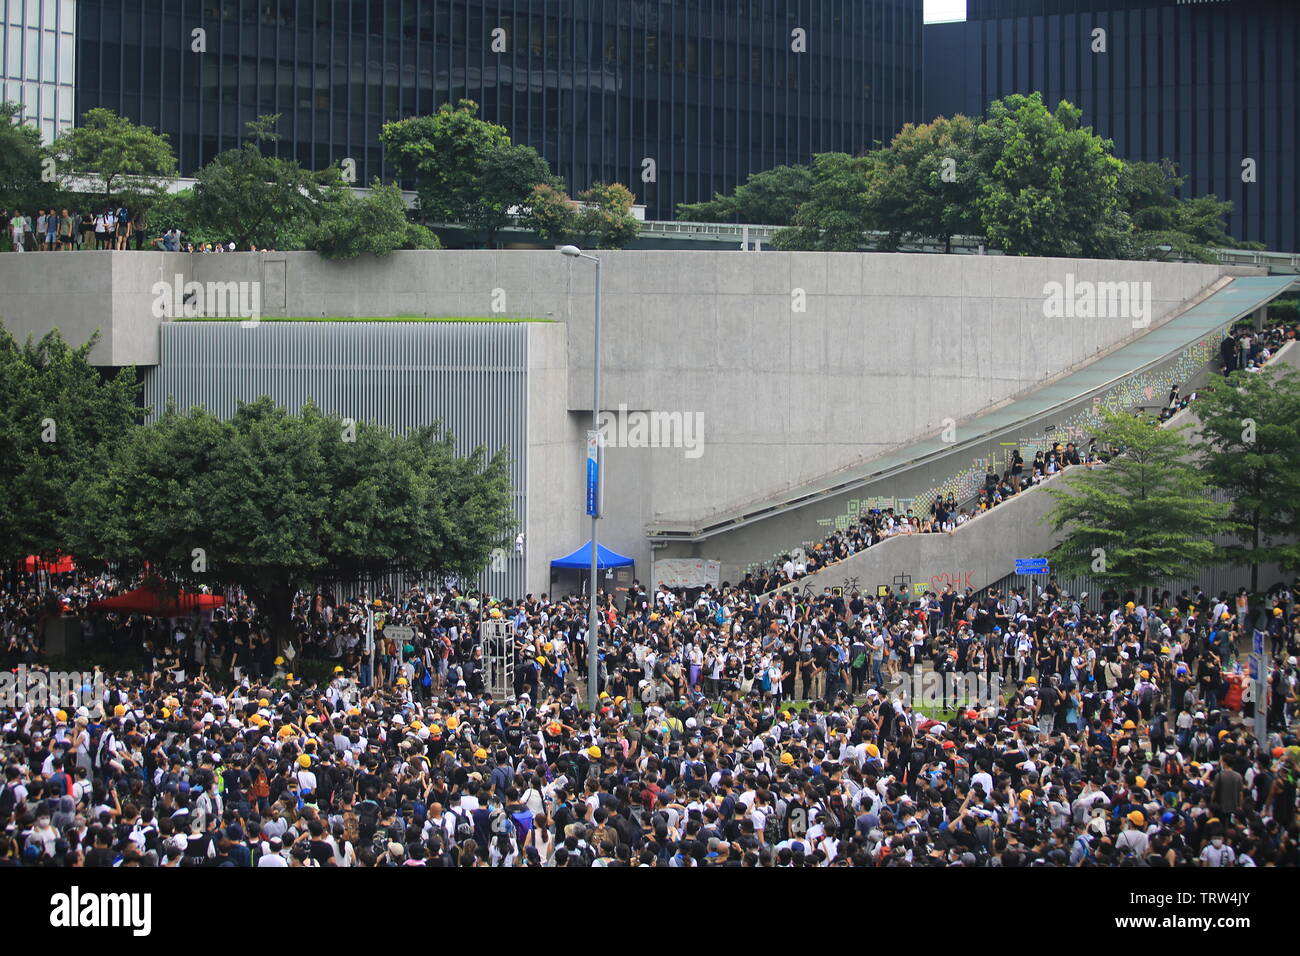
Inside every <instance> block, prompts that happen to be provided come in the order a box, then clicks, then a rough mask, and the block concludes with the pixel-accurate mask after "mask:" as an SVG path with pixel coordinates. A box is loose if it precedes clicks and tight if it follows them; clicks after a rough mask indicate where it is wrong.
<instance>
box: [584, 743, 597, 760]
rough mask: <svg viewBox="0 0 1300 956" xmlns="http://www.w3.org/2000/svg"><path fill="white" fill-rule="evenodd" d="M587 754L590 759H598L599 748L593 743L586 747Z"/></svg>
mask: <svg viewBox="0 0 1300 956" xmlns="http://www.w3.org/2000/svg"><path fill="white" fill-rule="evenodd" d="M587 756H588V757H590V758H591V759H592V760H599V759H600V748H599V747H597V746H596V745H595V744H593V745H592V746H590V747H588V748H587Z"/></svg>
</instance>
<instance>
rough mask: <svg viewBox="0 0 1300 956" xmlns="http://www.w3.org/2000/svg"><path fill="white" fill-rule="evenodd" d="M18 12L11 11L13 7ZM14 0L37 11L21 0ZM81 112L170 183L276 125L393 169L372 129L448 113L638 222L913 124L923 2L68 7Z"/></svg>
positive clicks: (325, 149) (613, 0)
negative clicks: (627, 208)
mask: <svg viewBox="0 0 1300 956" xmlns="http://www.w3.org/2000/svg"><path fill="white" fill-rule="evenodd" d="M12 2H13V0H10V3H12ZM28 2H29V4H30V2H31V0H28ZM77 7H78V24H77V29H78V33H77V37H78V42H77V112H78V115H80V114H81V113H83V112H84V111H85V110H87V109H90V108H91V107H95V106H105V107H109V108H111V109H113V110H115V111H117V112H118V113H120V114H122V115H124V116H127V117H130V118H131V119H132V120H134V121H136V122H141V123H147V124H149V125H150V126H153V127H155V128H157V129H158V130H159V131H161V132H165V133H168V134H169V135H170V136H171V140H172V143H173V145H174V147H175V149H176V152H177V155H178V159H179V164H180V169H181V172H182V174H183V175H188V174H192V173H193V172H194V171H195V170H196V169H198V168H199V167H200V166H201V165H202V164H203V163H205V162H207V161H208V160H210V159H212V157H213V156H215V155H216V154H217V153H218V152H219V151H221V150H224V149H230V148H232V147H234V146H236V145H238V143H239V142H240V139H241V137H242V135H243V132H244V124H245V123H246V122H247V121H248V120H250V119H253V118H254V117H256V116H258V115H259V114H266V113H281V114H283V117H282V120H281V123H280V127H279V131H280V133H281V134H282V136H283V137H284V139H283V141H282V142H281V144H280V147H279V148H280V151H281V154H282V155H291V156H294V157H296V158H297V159H298V160H299V161H300V162H302V163H303V164H304V165H307V166H310V167H312V168H322V167H324V166H326V165H328V164H329V163H331V162H335V161H340V160H343V159H346V158H351V159H353V160H355V162H356V169H357V177H358V181H359V183H361V184H364V183H366V182H368V181H369V180H370V178H371V177H373V176H391V175H392V170H391V168H390V167H388V166H387V165H386V164H385V163H384V157H383V150H382V147H381V145H380V142H379V130H380V127H381V126H382V125H383V124H384V123H385V122H387V121H390V120H397V119H402V118H404V117H407V116H412V115H418V114H423V113H428V112H431V111H433V110H435V109H437V107H438V106H439V105H440V104H442V103H447V102H452V103H454V102H456V101H458V100H460V99H462V98H467V99H472V100H474V101H476V102H478V103H479V104H480V106H481V108H482V115H483V116H484V117H485V118H487V119H489V120H492V121H495V122H498V123H501V124H502V125H504V126H505V127H507V128H508V129H509V131H510V133H511V135H512V137H513V138H514V139H515V141H516V142H522V143H527V144H529V145H531V146H533V147H535V148H536V149H537V150H538V151H539V152H541V154H542V155H543V156H544V157H545V158H546V159H547V160H548V161H549V162H550V164H551V167H552V168H553V169H554V170H555V171H556V172H557V174H559V175H560V176H562V177H563V178H564V179H565V180H566V181H567V183H568V186H569V189H570V190H571V191H578V190H581V189H585V188H586V187H587V186H589V185H591V184H592V183H593V182H597V181H616V182H622V183H625V184H627V185H628V186H629V188H631V189H632V190H633V192H634V193H635V194H636V196H637V201H638V202H641V203H645V204H646V206H647V207H648V214H649V215H650V216H652V217H657V218H672V217H673V214H674V211H675V209H676V206H677V204H679V203H682V202H693V201H698V200H702V199H708V198H710V197H711V196H712V195H713V193H715V192H717V191H720V190H722V191H728V190H731V189H733V188H734V187H735V186H736V185H737V184H738V183H740V182H743V180H744V179H745V177H746V176H747V175H748V174H750V173H751V172H756V171H759V170H763V169H768V168H771V167H773V166H776V165H779V164H782V163H790V162H806V161H807V160H809V159H810V158H811V157H812V155H813V154H814V153H817V152H823V151H828V150H843V151H847V152H857V151H860V150H863V149H866V148H870V147H871V146H873V145H874V144H875V143H877V142H879V141H886V142H887V141H888V140H889V139H890V138H892V136H893V135H894V133H895V132H897V130H898V128H899V127H900V126H901V125H902V124H903V123H905V122H907V121H909V120H916V119H919V118H920V109H919V107H920V103H921V16H922V0H165V2H164V0H79V2H78V3H77Z"/></svg>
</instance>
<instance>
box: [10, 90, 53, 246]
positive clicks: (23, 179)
mask: <svg viewBox="0 0 1300 956" xmlns="http://www.w3.org/2000/svg"><path fill="white" fill-rule="evenodd" d="M22 113H23V107H22V104H20V103H6V102H0V209H14V208H18V209H22V210H23V211H24V212H26V213H31V212H33V211H34V210H33V207H40V206H47V205H50V204H51V203H53V202H54V201H55V196H56V193H57V192H58V187H57V185H56V184H55V183H54V182H47V181H46V178H44V173H45V169H46V166H45V160H46V158H47V155H48V154H47V152H46V150H45V147H44V146H42V145H41V134H40V131H39V130H37V129H36V127H35V126H31V125H29V124H27V123H23V122H21V117H22ZM2 241H4V239H3V237H0V242H2Z"/></svg>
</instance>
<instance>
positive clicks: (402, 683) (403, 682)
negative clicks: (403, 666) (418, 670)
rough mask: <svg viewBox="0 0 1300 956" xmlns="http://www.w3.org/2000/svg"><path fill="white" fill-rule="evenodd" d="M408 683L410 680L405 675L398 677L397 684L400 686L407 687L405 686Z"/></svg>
mask: <svg viewBox="0 0 1300 956" xmlns="http://www.w3.org/2000/svg"><path fill="white" fill-rule="evenodd" d="M407 683H408V681H407V680H406V678H405V677H399V678H397V686H398V687H405V686H406V685H407Z"/></svg>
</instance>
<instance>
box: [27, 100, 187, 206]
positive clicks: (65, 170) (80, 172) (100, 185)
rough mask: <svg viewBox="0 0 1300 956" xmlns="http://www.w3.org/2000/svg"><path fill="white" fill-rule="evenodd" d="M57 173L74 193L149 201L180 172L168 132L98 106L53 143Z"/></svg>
mask: <svg viewBox="0 0 1300 956" xmlns="http://www.w3.org/2000/svg"><path fill="white" fill-rule="evenodd" d="M50 155H51V156H52V157H53V158H54V160H55V163H56V166H57V171H58V178H59V181H60V183H61V184H62V186H63V188H64V189H65V190H67V191H69V192H81V193H89V194H90V195H91V196H92V197H94V198H96V199H97V200H98V201H101V202H103V203H109V202H113V201H121V202H122V203H124V204H125V205H127V206H128V207H131V208H133V209H134V208H137V207H142V206H148V205H150V204H151V203H152V202H153V201H155V200H156V199H157V198H158V197H159V196H160V195H162V194H163V193H164V192H166V190H167V186H168V184H169V183H170V181H171V180H172V179H173V178H174V177H175V176H176V156H175V154H174V153H173V152H172V147H171V143H170V141H169V140H168V137H167V134H166V133H156V132H154V131H153V130H152V129H150V128H149V127H148V126H137V125H136V124H135V123H132V122H131V121H130V120H129V119H126V118H125V117H122V116H118V115H117V114H116V113H114V112H113V111H112V110H109V109H104V108H103V107H96V108H95V109H93V110H88V111H87V112H86V113H85V114H83V115H82V117H81V122H80V123H79V124H78V125H77V126H76V127H75V128H74V129H70V130H67V131H66V132H64V133H62V134H61V135H60V136H59V137H58V138H57V139H56V140H55V141H54V143H53V145H52V146H51V147H50Z"/></svg>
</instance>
